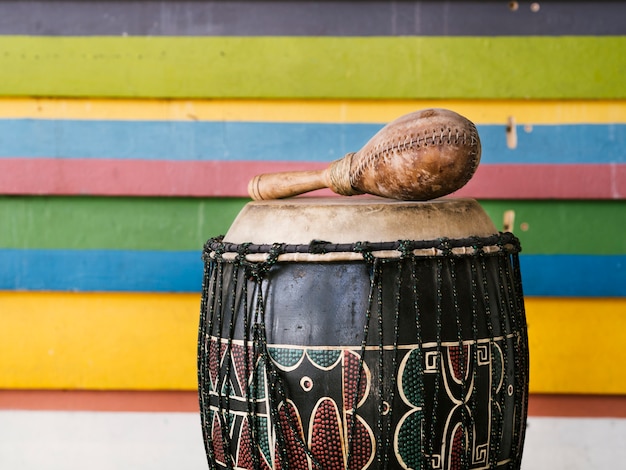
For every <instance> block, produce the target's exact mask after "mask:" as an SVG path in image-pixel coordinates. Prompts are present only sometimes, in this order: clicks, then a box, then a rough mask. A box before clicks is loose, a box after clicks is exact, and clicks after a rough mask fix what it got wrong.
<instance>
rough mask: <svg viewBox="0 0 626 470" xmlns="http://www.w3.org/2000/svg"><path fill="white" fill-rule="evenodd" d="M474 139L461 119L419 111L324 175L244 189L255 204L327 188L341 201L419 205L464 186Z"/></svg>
mask: <svg viewBox="0 0 626 470" xmlns="http://www.w3.org/2000/svg"><path fill="white" fill-rule="evenodd" d="M480 153H481V146H480V138H479V136H478V131H477V130H476V126H475V125H474V124H473V123H472V122H471V121H470V120H468V119H467V118H465V117H463V116H461V115H460V114H457V113H455V112H454V111H450V110H447V109H424V110H421V111H416V112H413V113H410V114H407V115H405V116H402V117H400V118H398V119H396V120H395V121H392V122H390V123H389V124H387V125H386V126H385V127H383V128H382V129H381V130H380V131H378V133H376V134H375V135H374V137H372V138H371V139H370V140H369V142H367V143H366V144H365V145H364V146H363V148H361V150H359V151H358V152H354V153H348V154H347V155H346V156H344V157H343V158H341V159H339V160H336V161H334V162H332V163H331V164H330V166H329V167H328V168H326V169H324V170H318V171H291V172H280V173H266V174H261V175H257V176H255V177H254V178H253V179H252V180H251V181H250V183H249V184H248V192H249V194H250V197H252V199H255V200H265V199H281V198H286V197H291V196H296V195H299V194H303V193H306V192H308V191H314V190H316V189H322V188H330V189H331V190H332V191H333V192H335V193H337V194H341V195H344V196H352V195H355V194H363V193H368V194H372V195H375V196H381V197H387V198H392V199H401V200H407V201H425V200H429V199H434V198H437V197H442V196H445V195H446V194H450V193H452V192H454V191H456V190H458V189H460V188H461V187H462V186H464V185H465V184H466V183H467V182H468V181H469V180H470V178H471V177H472V175H473V174H474V172H475V171H476V168H477V167H478V163H479V162H480Z"/></svg>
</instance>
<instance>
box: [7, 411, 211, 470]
mask: <svg viewBox="0 0 626 470" xmlns="http://www.w3.org/2000/svg"><path fill="white" fill-rule="evenodd" d="M0 422H2V424H3V426H2V427H0V465H2V468H10V469H18V468H19V469H20V470H38V469H42V468H45V469H46V470H83V469H85V468H89V469H90V470H111V469H114V468H132V469H133V470H169V469H172V468H181V469H183V468H184V469H185V470H206V469H207V468H208V463H207V459H206V455H205V452H204V447H203V440H202V428H201V426H200V418H199V414H198V413H124V412H118V413H101V412H84V411H83V412H80V411H75V412H62V411H57V412H54V411H53V412H50V411H48V412H46V411H31V412H19V411H17V412H16V411H3V412H0Z"/></svg>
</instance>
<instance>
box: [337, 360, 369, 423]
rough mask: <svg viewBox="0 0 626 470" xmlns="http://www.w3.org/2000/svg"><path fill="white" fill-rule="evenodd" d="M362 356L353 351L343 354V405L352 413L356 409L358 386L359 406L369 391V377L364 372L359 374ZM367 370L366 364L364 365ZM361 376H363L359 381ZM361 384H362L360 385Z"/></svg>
mask: <svg viewBox="0 0 626 470" xmlns="http://www.w3.org/2000/svg"><path fill="white" fill-rule="evenodd" d="M359 362H360V356H359V355H358V354H356V353H353V352H352V351H344V354H343V403H344V405H343V406H344V409H345V410H346V411H352V409H353V408H354V396H355V392H356V387H357V384H358V385H359V393H358V396H357V405H358V404H359V402H360V401H361V400H362V399H363V397H364V396H365V392H366V391H367V384H368V380H369V378H368V376H367V373H366V371H365V369H364V370H362V371H361V372H359ZM363 367H364V368H365V364H363ZM359 375H360V376H361V378H360V381H359ZM359 382H360V383H359Z"/></svg>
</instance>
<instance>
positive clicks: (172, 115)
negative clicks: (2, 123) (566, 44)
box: [0, 98, 626, 124]
mask: <svg viewBox="0 0 626 470" xmlns="http://www.w3.org/2000/svg"><path fill="white" fill-rule="evenodd" d="M430 107H440V108H449V109H453V110H455V111H457V112H459V113H461V114H463V115H465V116H467V117H468V118H469V119H471V120H473V121H474V122H476V123H479V124H502V123H506V122H507V121H508V119H509V117H513V118H514V119H515V122H516V123H518V124H525V123H528V124H570V123H571V124H576V123H589V124H594V123H598V124H603V123H626V100H611V101H608V100H607V101H595V100H571V101H548V100H538V101H528V100H156V99H146V100H132V99H119V100H106V99H56V98H41V99H40V98H33V99H30V98H6V99H0V118H37V119H116V120H118V119H119V120H176V121H197V120H200V121H216V120H224V121H267V122H322V123H334V122H354V123H385V122H388V121H391V120H393V119H395V118H396V117H398V116H401V115H403V114H407V113H409V112H412V111H415V110H418V109H423V108H430Z"/></svg>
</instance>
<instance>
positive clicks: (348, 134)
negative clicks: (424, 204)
mask: <svg viewBox="0 0 626 470" xmlns="http://www.w3.org/2000/svg"><path fill="white" fill-rule="evenodd" d="M381 127H382V124H323V123H297V122H296V123H267V122H213V121H203V122H180V121H81V120H37V119H0V158H11V157H24V158H44V157H45V158H111V159H139V160H144V159H145V160H252V161H255V160H269V161H321V162H326V161H332V160H335V159H338V158H341V157H343V156H344V155H345V154H346V153H348V152H353V151H356V150H358V149H360V148H361V147H362V146H363V145H364V144H365V143H366V142H367V141H368V140H369V139H370V137H371V136H373V135H374V134H375V133H376V132H377V131H378V130H379V129H380V128H381ZM478 128H479V132H480V135H481V140H482V144H483V156H482V162H483V163H626V151H625V150H624V149H625V148H626V124H575V125H537V126H533V127H532V130H528V131H527V130H525V129H524V127H523V126H518V128H517V135H518V144H517V148H515V149H509V148H508V147H507V146H506V131H505V126H504V125H502V126H500V125H481V126H478Z"/></svg>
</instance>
